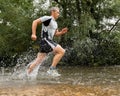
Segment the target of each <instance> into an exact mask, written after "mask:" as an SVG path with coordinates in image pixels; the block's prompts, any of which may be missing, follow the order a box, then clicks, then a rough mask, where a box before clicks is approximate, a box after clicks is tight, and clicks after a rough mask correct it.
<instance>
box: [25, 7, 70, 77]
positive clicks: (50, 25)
mask: <svg viewBox="0 0 120 96" xmlns="http://www.w3.org/2000/svg"><path fill="white" fill-rule="evenodd" d="M50 14H51V16H43V17H40V18H38V19H36V20H34V21H33V23H32V35H31V38H32V40H34V41H35V40H36V39H37V36H36V28H37V25H38V24H42V30H41V41H40V52H39V53H38V55H37V58H36V59H35V61H34V62H33V63H32V64H30V65H29V66H28V70H27V72H28V74H30V73H31V72H32V71H33V69H34V68H35V67H36V66H37V65H39V64H41V63H42V61H43V60H44V59H45V57H46V55H47V54H48V53H49V52H52V51H53V53H54V55H55V56H54V58H53V61H52V64H51V66H50V68H49V70H48V71H47V73H48V74H49V75H52V76H60V74H59V73H58V72H57V70H56V65H57V64H58V62H59V61H60V60H61V58H62V57H63V55H64V54H65V49H63V48H62V47H61V46H60V45H59V44H57V43H55V42H54V41H53V37H54V36H61V35H63V34H65V33H66V32H67V31H68V29H67V28H63V29H62V30H61V31H59V30H58V25H57V22H56V21H55V20H56V19H57V18H58V17H59V14H60V13H59V8H58V7H52V8H51V9H50Z"/></svg>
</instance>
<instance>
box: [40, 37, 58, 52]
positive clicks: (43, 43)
mask: <svg viewBox="0 0 120 96" xmlns="http://www.w3.org/2000/svg"><path fill="white" fill-rule="evenodd" d="M56 46H57V43H55V42H54V41H52V40H49V39H46V38H43V39H41V40H40V52H41V53H49V52H51V51H53V49H54V48H55V47H56Z"/></svg>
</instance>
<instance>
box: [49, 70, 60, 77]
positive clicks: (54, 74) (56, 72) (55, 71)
mask: <svg viewBox="0 0 120 96" xmlns="http://www.w3.org/2000/svg"><path fill="white" fill-rule="evenodd" d="M47 73H48V74H49V75H51V76H55V77H58V76H61V74H59V73H58V71H57V70H56V69H49V70H48V71H47Z"/></svg>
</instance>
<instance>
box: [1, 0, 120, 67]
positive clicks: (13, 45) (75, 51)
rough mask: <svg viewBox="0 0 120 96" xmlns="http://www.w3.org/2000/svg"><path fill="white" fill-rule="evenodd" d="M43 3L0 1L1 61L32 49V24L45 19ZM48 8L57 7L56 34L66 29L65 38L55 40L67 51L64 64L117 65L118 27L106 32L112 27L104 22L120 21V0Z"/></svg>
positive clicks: (69, 1)
mask: <svg viewBox="0 0 120 96" xmlns="http://www.w3.org/2000/svg"><path fill="white" fill-rule="evenodd" d="M44 2H45V1H44V0H41V1H39V2H37V3H35V2H34V1H32V0H17V1H16V0H0V46H1V47H0V60H2V59H1V58H2V57H3V58H4V57H5V58H9V60H8V61H10V60H11V59H12V56H14V55H15V54H21V53H22V52H24V51H26V50H27V49H28V48H29V47H30V46H31V44H32V42H31V40H30V35H31V24H32V21H33V20H34V19H36V18H39V17H40V16H43V15H48V10H47V8H44V7H42V5H43V4H44ZM50 6H59V7H60V11H61V14H60V18H59V19H58V20H57V21H58V25H59V30H61V28H63V27H68V28H69V32H68V34H66V35H64V36H62V37H60V38H55V39H56V40H57V41H58V42H59V43H60V44H61V45H62V46H63V47H66V48H67V49H68V51H67V53H66V56H65V58H63V61H64V62H65V63H68V64H79V65H90V66H99V65H101V66H102V65H114V64H119V62H120V61H119V60H120V27H119V25H120V23H119V22H118V24H117V25H115V28H114V29H113V30H112V31H110V32H109V30H108V29H110V28H112V26H113V25H114V24H111V23H109V22H108V24H106V25H105V24H104V23H103V22H105V21H103V20H106V19H112V18H115V19H119V18H120V10H119V8H120V0H52V1H51V4H50ZM106 26H107V28H106ZM40 30H41V26H39V27H38V29H37V35H38V36H39V35H40ZM32 45H34V46H36V44H32ZM35 48H36V47H35ZM16 56H17V55H16Z"/></svg>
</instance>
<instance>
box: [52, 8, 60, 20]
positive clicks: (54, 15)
mask: <svg viewBox="0 0 120 96" xmlns="http://www.w3.org/2000/svg"><path fill="white" fill-rule="evenodd" d="M59 15H60V12H59V9H57V10H54V11H52V16H53V17H54V18H55V19H57V18H58V17H59Z"/></svg>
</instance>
